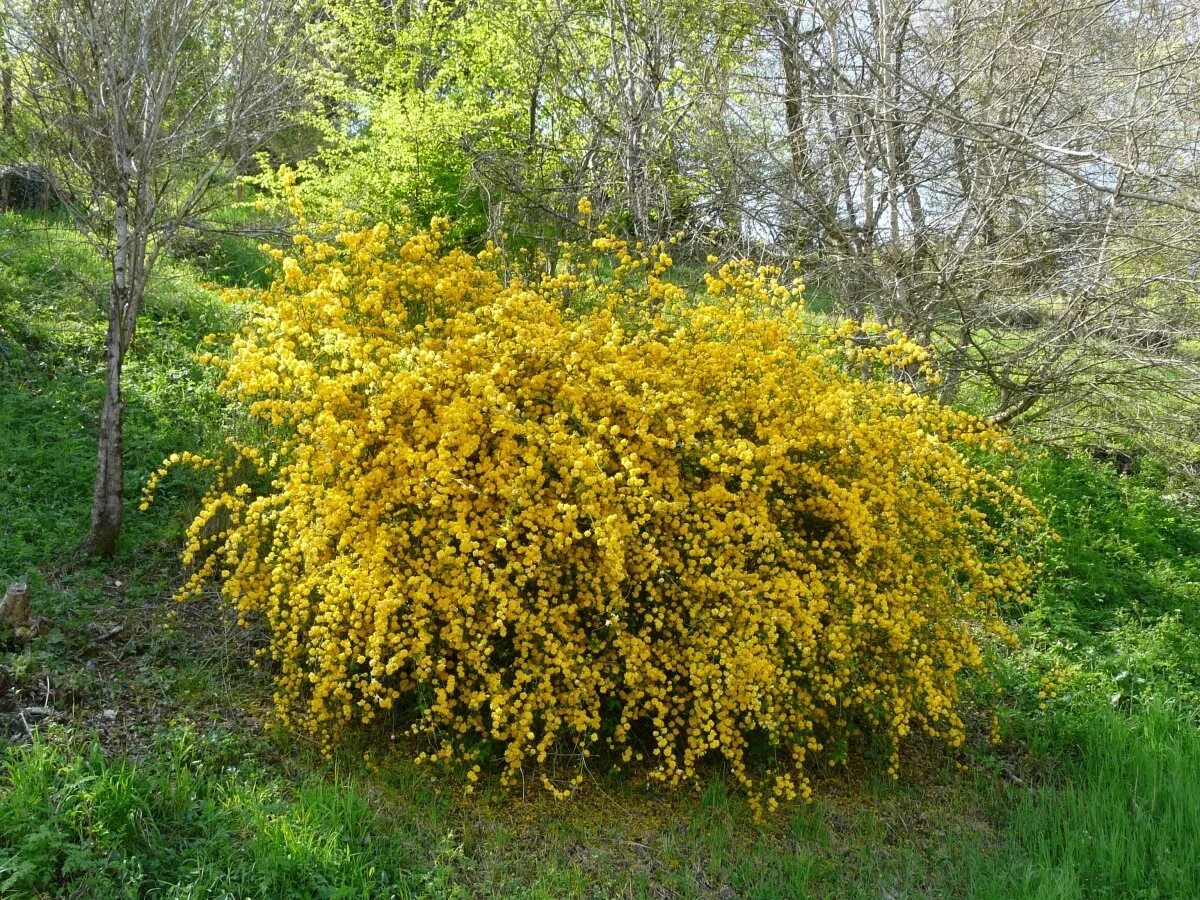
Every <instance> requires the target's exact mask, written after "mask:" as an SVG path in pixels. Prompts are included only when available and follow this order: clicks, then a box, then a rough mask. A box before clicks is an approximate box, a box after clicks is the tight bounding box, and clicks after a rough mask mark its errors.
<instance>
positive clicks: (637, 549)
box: [146, 198, 1051, 809]
mask: <svg viewBox="0 0 1200 900" xmlns="http://www.w3.org/2000/svg"><path fill="white" fill-rule="evenodd" d="M579 212H580V214H581V215H584V216H587V215H589V214H590V213H591V204H590V203H589V202H588V201H587V198H583V199H581V200H580V202H579ZM448 228H449V225H448V223H446V222H445V221H442V220H439V221H436V222H434V223H433V224H432V225H431V227H430V229H429V230H426V231H419V230H418V231H410V230H405V229H388V228H382V227H377V228H368V227H353V226H351V225H349V224H347V225H346V227H345V228H344V229H343V230H342V231H340V232H338V231H337V230H336V229H329V230H328V233H336V234H337V235H338V236H337V238H336V239H334V240H332V241H330V240H328V239H322V238H321V237H319V236H316V235H312V236H309V239H304V240H300V241H297V242H295V244H294V247H293V253H294V255H291V256H283V255H282V254H281V256H280V261H281V266H280V272H279V273H278V275H277V277H276V279H275V281H274V282H273V283H272V284H271V285H269V286H268V287H267V288H265V289H263V290H261V291H258V292H257V293H255V294H254V295H253V296H249V297H248V298H247V297H243V296H242V295H239V297H242V299H247V300H248V301H249V302H250V303H251V304H252V309H253V313H252V315H251V316H250V318H249V320H248V322H247V324H246V327H245V328H244V329H243V330H242V331H241V332H239V333H236V334H234V335H232V336H231V338H230V346H229V349H228V353H222V354H210V355H208V356H207V357H206V361H207V362H208V363H209V364H212V365H215V366H218V367H220V368H221V369H222V371H223V374H224V380H223V382H222V384H221V391H222V392H223V393H224V394H225V395H226V396H227V397H228V398H229V399H230V400H231V401H232V402H234V403H237V404H240V405H241V407H242V409H243V410H244V412H245V414H246V415H247V416H248V417H250V418H251V419H254V420H257V422H258V424H259V426H260V428H261V430H262V432H263V433H264V434H267V435H269V436H270V437H269V442H270V448H271V450H270V452H269V453H267V452H265V448H264V449H262V450H260V449H258V448H255V447H252V446H241V445H238V444H236V443H232V444H231V447H230V452H229V459H228V460H226V461H225V462H221V463H219V462H218V461H217V460H215V459H201V458H199V457H194V456H191V455H187V456H184V455H180V456H178V457H173V458H172V460H171V462H172V463H173V464H177V463H181V462H182V463H187V464H190V465H194V466H200V467H204V468H209V469H211V470H212V472H213V478H214V480H213V487H212V490H211V491H210V492H209V494H208V495H207V496H206V497H205V499H204V501H203V503H202V505H201V510H200V513H199V515H198V517H197V518H196V520H195V521H194V522H193V523H192V525H191V527H190V529H189V531H188V536H187V541H186V548H185V552H184V559H185V560H186V561H187V563H188V565H189V566H191V567H194V568H193V571H194V574H193V575H192V577H191V578H190V580H189V582H188V583H187V584H186V585H185V586H184V589H183V591H182V592H181V596H188V595H190V594H194V593H195V592H196V591H198V590H199V589H200V588H201V586H202V585H203V584H204V583H205V582H206V581H207V580H209V579H216V580H218V581H220V583H221V585H222V593H223V595H224V596H226V597H228V598H231V600H232V601H233V602H234V603H235V604H236V606H237V610H238V614H239V618H240V620H242V621H244V622H250V621H255V622H259V623H261V624H262V625H263V626H264V627H265V629H266V631H267V633H268V634H269V635H270V646H269V656H270V657H271V658H272V660H273V662H274V663H275V667H276V671H277V675H276V680H277V681H276V706H277V711H278V716H279V718H280V720H281V721H282V722H283V723H284V724H286V725H289V726H292V727H295V728H298V729H302V730H306V731H308V732H309V733H311V734H314V735H317V736H319V737H320V739H321V741H322V742H323V743H324V745H325V746H326V747H327V748H331V747H332V745H333V743H334V742H335V741H336V740H337V739H338V737H339V735H340V734H341V732H342V731H343V730H344V729H345V728H346V727H347V726H350V725H352V724H361V723H368V722H371V721H372V720H373V719H375V717H376V716H378V715H379V714H380V713H381V712H383V711H386V710H389V709H392V708H394V707H397V706H401V705H404V706H407V707H409V708H410V709H414V710H416V709H420V713H419V716H418V718H417V721H416V723H415V725H414V730H415V731H416V732H417V733H421V734H424V735H425V736H426V737H428V738H429V739H430V740H431V741H436V744H432V745H431V746H436V747H437V748H438V749H436V750H434V751H431V752H430V753H429V755H428V757H426V758H427V759H429V760H431V761H437V762H441V763H447V762H450V761H453V760H456V759H457V760H462V761H465V762H468V763H470V764H472V765H474V764H475V762H476V760H475V759H474V757H473V756H472V754H473V753H474V752H475V751H474V750H473V749H472V748H478V747H479V746H481V745H483V744H484V743H490V744H494V745H497V746H499V747H500V748H502V752H501V761H500V762H499V763H498V764H499V765H500V766H501V768H502V772H501V778H502V780H503V781H505V782H507V783H516V782H519V781H520V780H521V778H522V777H523V775H524V773H526V772H527V771H528V770H529V769H531V768H535V767H537V766H538V765H539V764H540V763H542V762H543V761H544V760H546V759H547V758H548V757H549V756H550V755H551V754H557V752H558V751H557V749H556V748H559V747H562V746H574V747H577V748H579V757H578V759H579V762H580V767H581V769H580V771H582V766H583V765H584V760H585V759H586V754H588V753H591V752H593V751H594V750H597V749H600V748H602V747H603V748H608V749H610V750H612V751H613V752H614V753H615V757H614V758H616V757H620V758H622V759H624V760H626V761H627V762H629V763H630V764H639V761H642V762H641V764H643V765H646V766H648V767H649V775H650V776H651V777H652V778H653V779H655V780H656V781H658V782H659V783H661V784H663V785H664V786H668V787H670V786H679V785H681V784H684V783H688V782H691V781H693V780H694V779H695V778H696V777H697V773H698V771H700V765H701V762H702V761H703V760H705V759H709V758H712V757H714V756H715V757H719V758H721V759H723V760H724V762H725V764H727V765H728V767H729V770H730V771H731V772H732V773H733V777H734V778H735V779H736V780H737V781H738V782H739V783H741V785H742V786H743V787H744V788H745V790H746V791H747V792H748V793H749V795H750V796H751V798H753V799H754V801H755V803H756V804H758V808H760V809H761V808H763V807H764V805H766V806H769V800H770V799H775V800H786V799H789V798H793V797H804V798H808V797H809V796H811V789H810V786H809V783H808V780H807V778H806V775H805V771H806V770H805V766H806V764H807V763H808V762H809V761H818V760H826V761H829V762H830V763H833V764H837V763H839V762H840V763H842V764H844V763H845V761H846V752H851V751H853V750H855V749H857V748H859V747H861V744H860V743H855V741H854V740H853V738H854V735H855V734H856V733H860V732H861V731H865V732H866V733H867V734H868V735H869V736H873V737H878V738H880V739H882V740H884V741H886V742H888V743H889V744H890V746H891V747H892V748H893V754H895V753H896V752H898V751H896V750H895V748H896V747H897V746H898V745H899V743H900V742H901V741H902V740H904V739H905V737H906V736H907V735H910V734H913V733H917V732H923V733H926V734H930V735H936V736H940V737H941V738H942V739H943V740H945V741H946V742H947V743H948V744H949V745H951V746H955V745H957V744H959V743H961V741H962V740H963V737H964V734H965V727H964V724H963V722H962V719H961V718H960V716H959V714H958V711H957V710H958V706H959V682H960V677H961V676H962V675H963V674H964V673H967V672H970V671H972V670H977V669H979V668H980V667H981V666H982V665H983V652H982V644H981V642H982V641H983V640H984V637H983V636H984V635H985V634H986V632H988V631H989V630H991V631H996V632H999V631H1002V627H1001V625H1000V621H999V618H998V616H997V613H996V608H997V604H998V603H999V602H1000V601H1001V600H1002V599H1008V598H1014V597H1015V598H1018V599H1019V598H1020V597H1021V596H1022V593H1023V591H1024V590H1025V586H1026V584H1027V583H1028V580H1029V577H1030V574H1031V566H1030V564H1029V563H1027V562H1026V561H1025V560H1023V559H1021V558H1020V557H1019V556H1018V555H1016V554H1014V553H1013V552H1012V549H1011V548H1012V546H1013V542H1012V539H1011V538H1012V535H1013V533H1014V532H1015V531H1018V530H1020V529H1023V528H1029V527H1032V526H1033V524H1034V523H1035V522H1036V519H1035V515H1034V512H1033V510H1032V508H1031V507H1030V506H1029V504H1028V502H1027V501H1026V500H1024V499H1023V498H1022V497H1021V496H1020V495H1019V494H1018V493H1017V492H1016V491H1015V490H1014V489H1013V488H1012V487H1011V485H1009V484H1008V482H1007V480H1005V479H1003V478H999V477H995V476H993V475H991V474H990V473H989V472H987V471H986V470H983V469H981V468H979V467H978V465H977V464H976V463H975V462H974V461H973V460H974V458H975V457H974V455H973V454H972V452H971V451H972V450H973V449H974V448H978V447H993V448H996V449H1000V450H1003V449H1005V448H1006V446H1007V445H1006V442H1005V441H1004V439H1003V437H1002V436H1001V435H1000V434H999V433H998V432H997V431H995V430H994V429H992V428H990V427H989V426H987V425H986V424H984V423H982V422H980V421H978V420H976V419H973V418H971V417H970V416H967V415H965V414H962V413H958V412H955V411H953V410H950V409H947V408H944V407H941V406H940V405H938V404H937V403H936V402H935V401H933V400H930V399H927V398H924V397H920V396H918V395H916V394H914V393H913V392H912V391H911V390H910V389H908V388H906V387H904V386H903V385H900V384H898V383H896V382H895V381H893V380H891V379H890V378H887V377H880V378H878V379H874V380H872V379H866V380H864V379H863V377H862V373H863V371H864V366H865V367H868V368H870V367H875V368H876V369H877V370H878V371H880V372H881V373H882V374H883V375H885V376H886V373H887V372H888V371H889V370H890V367H892V366H896V365H907V364H908V363H909V362H912V363H916V364H919V365H924V364H925V362H924V361H925V355H924V352H923V350H922V348H920V347H919V346H917V345H915V344H914V343H912V342H911V341H909V340H907V339H906V338H905V337H904V336H903V335H899V334H884V333H883V329H882V327H881V326H876V325H870V326H863V325H862V324H861V323H847V324H845V325H843V326H839V327H836V328H833V329H829V332H828V334H827V335H826V336H825V337H824V338H823V339H821V340H812V339H810V338H808V337H806V336H805V335H808V334H810V333H811V327H810V326H809V325H808V323H805V322H804V321H803V320H802V319H801V315H802V309H803V305H802V304H801V303H799V302H797V301H798V299H799V298H798V297H797V296H796V295H795V293H794V291H793V289H792V288H791V287H789V286H788V285H785V284H783V283H781V282H780V280H779V279H780V277H781V275H780V272H779V270H778V269H772V268H764V267H760V266H757V265H755V264H753V263H751V262H749V261H745V260H733V261H729V262H726V263H724V264H722V265H720V266H719V267H717V268H715V269H714V270H712V271H710V272H709V273H707V275H706V278H707V290H706V291H705V292H703V293H701V294H700V295H698V296H692V297H689V296H687V295H686V294H685V292H684V291H683V289H681V288H678V287H677V286H675V285H671V284H669V283H667V282H666V281H664V280H663V279H661V278H659V277H658V276H659V275H661V274H662V271H663V270H665V269H666V268H667V267H669V266H670V265H671V264H672V260H671V259H670V257H669V256H668V255H667V254H666V253H665V252H664V251H663V249H662V247H661V246H660V247H651V248H649V249H647V250H641V249H638V248H637V247H636V246H635V247H632V248H631V247H630V246H629V244H628V243H627V242H626V241H624V240H622V239H620V238H617V237H615V236H614V235H612V234H610V233H607V232H604V231H603V230H602V231H601V233H600V234H599V236H597V237H596V238H594V239H593V240H592V241H591V242H590V244H589V246H587V247H578V246H571V245H566V246H565V247H563V248H562V260H563V262H562V263H561V265H560V267H559V269H558V270H557V271H555V272H554V273H552V274H542V271H543V270H538V269H537V267H536V266H535V267H534V269H533V271H538V274H536V275H531V276H527V277H522V276H520V275H514V276H512V277H510V273H511V272H520V271H530V270H528V269H522V268H521V267H520V266H517V265H514V264H513V263H512V260H511V259H510V258H509V257H508V256H507V255H506V253H505V251H504V250H503V248H500V247H492V248H489V249H488V250H486V251H484V252H483V253H482V254H480V255H478V256H474V255H471V254H469V253H466V252H464V251H462V250H459V249H454V248H448V247H446V246H445V239H446V235H447V232H448ZM601 255H605V256H606V258H607V259H608V260H609V262H610V263H612V265H610V266H607V267H606V266H601V265H599V264H598V259H599V258H600V256H601ZM712 265H714V266H716V263H713V264H712ZM605 271H608V272H611V273H612V274H611V275H604V274H602V273H603V272H605ZM581 301H584V302H581ZM575 310H586V311H585V312H576V311H575ZM863 334H873V335H875V337H874V338H873V339H872V340H871V341H861V340H857V339H856V338H858V337H859V336H860V335H863ZM851 360H853V362H854V363H855V364H854V365H853V366H850V365H848V363H849V362H850V361H851ZM165 475H166V469H163V470H160V472H158V473H155V476H154V477H153V478H152V479H151V483H150V484H149V485H148V486H147V492H146V499H147V501H148V500H149V497H150V495H151V493H152V492H153V490H154V487H155V486H156V485H157V484H158V482H159V481H160V480H161V478H162V477H165ZM1050 690H1051V687H1050V685H1046V691H1047V693H1049V691H1050ZM418 697H421V698H426V699H425V701H424V702H423V703H422V704H421V705H420V706H418V704H417V698H418ZM643 741H646V742H648V745H649V751H648V752H645V753H643V750H642V742H643ZM839 748H849V750H848V751H845V752H843V750H841V749H839ZM768 750H769V752H763V751H768ZM643 756H644V760H642V758H643ZM752 757H757V758H763V759H769V760H770V762H769V763H761V764H752V763H751V758H752ZM897 760H898V756H895V755H893V763H892V765H891V766H890V768H891V769H892V770H893V771H895V770H896V765H897V762H896V761H897ZM472 771H475V770H474V769H473V770H472ZM554 771H556V772H558V773H561V767H556V768H555V770H554ZM469 777H470V776H469ZM555 777H556V778H557V777H558V776H557V775H556V776H555ZM547 778H549V774H547ZM575 783H576V782H575V781H574V778H568V779H567V780H564V781H553V782H548V786H549V788H550V789H551V790H553V791H554V792H556V793H561V792H566V791H569V790H570V789H571V788H572V786H573V785H574V784H575Z"/></svg>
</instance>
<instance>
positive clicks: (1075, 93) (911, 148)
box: [748, 0, 1200, 440]
mask: <svg viewBox="0 0 1200 900" xmlns="http://www.w3.org/2000/svg"><path fill="white" fill-rule="evenodd" d="M760 9H761V21H762V22H763V27H764V29H765V30H766V32H767V33H768V34H769V35H770V37H771V41H770V43H768V44H767V47H768V48H769V49H768V53H767V55H766V57H767V58H766V60H765V62H764V64H763V65H762V67H761V69H760V72H759V73H758V77H757V80H758V85H759V90H760V92H761V93H760V95H759V96H761V97H762V100H763V105H764V106H766V107H774V108H775V109H777V110H778V112H777V115H776V117H775V119H774V120H773V121H772V120H768V127H766V128H764V129H761V130H759V131H758V132H757V134H756V142H757V146H758V154H759V158H760V159H761V160H762V163H761V164H760V165H759V166H758V167H756V168H755V169H754V170H752V172H751V173H750V174H753V173H754V172H758V173H761V181H760V186H761V190H760V191H759V192H758V194H757V196H759V197H766V198H769V199H768V200H767V202H762V201H761V200H760V201H759V202H758V203H757V204H756V205H755V207H754V209H753V210H752V213H753V215H755V216H757V217H758V218H759V219H760V221H762V222H763V228H764V231H765V232H766V233H767V234H768V235H770V238H769V240H770V241H771V243H772V244H773V245H774V247H773V249H774V250H775V251H776V252H781V253H784V254H786V253H788V252H789V250H791V252H793V253H794V252H796V251H799V252H800V254H801V255H802V256H803V257H804V258H805V260H806V264H807V265H808V266H809V268H810V279H809V280H810V282H815V283H817V284H818V285H822V286H824V287H826V288H827V289H828V291H829V293H830V294H832V295H834V296H835V297H836V298H837V301H838V302H839V303H840V305H841V306H842V308H843V309H844V310H845V311H846V312H848V313H850V314H851V315H853V316H862V315H873V316H875V317H877V318H879V319H882V320H885V321H888V322H893V323H895V324H898V325H900V326H902V327H903V328H904V329H905V330H907V331H908V332H909V333H910V334H911V335H913V336H914V337H916V338H917V339H919V340H922V341H923V342H925V343H926V345H927V346H929V347H930V348H931V349H932V350H934V351H935V352H936V353H937V354H938V356H939V358H940V360H941V362H942V367H943V369H944V371H945V373H946V378H945V381H944V383H943V386H942V387H941V389H940V390H941V393H942V396H943V398H944V399H947V400H952V399H954V398H955V396H956V394H957V392H958V391H959V389H960V386H961V385H962V384H963V383H964V380H971V381H972V382H974V383H975V384H976V385H977V386H978V387H979V388H980V389H981V390H982V392H983V393H984V394H985V395H986V402H987V403H988V404H989V405H990V415H991V418H992V419H993V420H994V421H996V422H1003V423H1010V422H1011V423H1016V422H1027V423H1030V424H1035V423H1036V424H1038V425H1039V427H1042V428H1043V433H1050V432H1053V433H1054V434H1056V435H1064V436H1070V435H1078V434H1079V433H1080V432H1081V431H1085V430H1087V431H1092V432H1103V431H1104V430H1116V426H1118V424H1119V423H1118V419H1119V418H1122V417H1123V418H1124V420H1125V421H1124V423H1123V424H1124V425H1126V426H1130V427H1136V428H1142V429H1145V428H1146V427H1147V426H1151V427H1153V425H1152V423H1153V422H1155V421H1157V422H1159V423H1162V422H1164V421H1171V422H1178V423H1181V424H1183V423H1186V422H1187V421H1188V420H1189V414H1190V417H1191V420H1192V421H1194V420H1195V419H1196V418H1197V416H1196V411H1197V408H1198V407H1197V404H1198V403H1200V363H1198V361H1197V359H1196V358H1195V357H1194V356H1193V355H1189V354H1187V353H1180V352H1177V351H1178V349H1179V348H1180V347H1181V346H1182V343H1183V342H1182V341H1181V340H1180V339H1186V338H1188V337H1192V336H1194V335H1195V334H1196V333H1197V327H1198V325H1200V323H1198V321H1197V314H1196V313H1197V310H1196V306H1197V302H1196V297H1197V294H1198V292H1200V278H1198V276H1200V251H1197V247H1198V246H1200V241H1198V239H1200V200H1198V198H1200V150H1198V148H1200V117H1198V116H1197V115H1196V110H1197V108H1200V32H1198V31H1197V28H1196V23H1197V22H1200V7H1198V6H1197V4H1196V2H1195V0H1146V2H1142V0H1099V2H1088V3H1068V2H1061V0H1034V2H1025V0H1022V2H1006V0H819V2H816V3H813V4H803V5H798V4H792V3H788V2H781V0H765V2H763V3H762V4H761V5H760ZM773 188H774V189H773ZM749 214H750V213H748V215H749ZM790 242H794V244H795V245H798V246H793V247H791V248H789V246H788V244H789V243H790ZM1148 403H1149V404H1152V405H1153V404H1157V405H1159V406H1161V407H1164V408H1163V409H1160V410H1159V411H1158V412H1155V413H1154V414H1153V415H1144V414H1145V413H1147V412H1148V410H1149V407H1148V406H1147V404H1148ZM1166 407H1170V409H1171V410H1174V412H1173V413H1170V415H1168V417H1167V419H1165V420H1164V419H1163V418H1161V415H1162V414H1165V413H1167V412H1168V410H1167V409H1166ZM1185 430H1186V429H1185ZM1177 434H1178V432H1177ZM1191 439H1192V440H1195V434H1194V428H1193V433H1192V434H1191Z"/></svg>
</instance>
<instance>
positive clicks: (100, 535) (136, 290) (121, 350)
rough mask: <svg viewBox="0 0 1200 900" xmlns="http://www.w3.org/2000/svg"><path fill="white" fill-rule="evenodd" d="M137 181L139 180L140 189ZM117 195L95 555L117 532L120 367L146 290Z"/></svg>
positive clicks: (91, 535)
mask: <svg viewBox="0 0 1200 900" xmlns="http://www.w3.org/2000/svg"><path fill="white" fill-rule="evenodd" d="M140 187H141V185H139V188H140ZM125 197H128V194H127V193H125V194H124V196H123V197H122V198H121V199H119V200H118V202H117V208H116V217H115V220H114V226H115V228H114V230H115V232H116V247H115V249H114V253H113V257H112V285H111V287H110V289H109V294H108V337H107V340H106V341H105V365H104V403H103V404H102V405H101V407H100V440H99V450H98V452H97V455H96V484H95V489H94V491H93V493H92V521H91V528H90V530H89V531H88V536H87V541H86V542H85V548H86V550H87V552H88V553H90V554H92V555H93V556H112V555H113V553H114V552H115V551H116V549H117V538H118V537H120V534H121V518H122V513H123V506H124V504H123V502H122V501H123V497H124V489H123V488H124V485H123V480H124V474H125V473H124V467H123V465H122V459H121V425H122V418H123V414H124V406H125V403H124V400H123V398H122V397H121V368H122V367H123V366H124V364H125V354H126V352H128V350H129V345H130V344H131V343H132V342H133V333H134V329H135V328H136V326H137V313H138V307H139V306H140V305H141V299H142V295H143V293H144V292H145V290H146V276H147V274H148V273H147V270H146V259H145V246H146V242H145V240H144V238H143V237H142V235H141V234H139V232H138V228H137V216H136V214H135V215H134V222H133V224H132V226H131V222H130V204H129V202H128V201H127V200H126V199H125Z"/></svg>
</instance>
